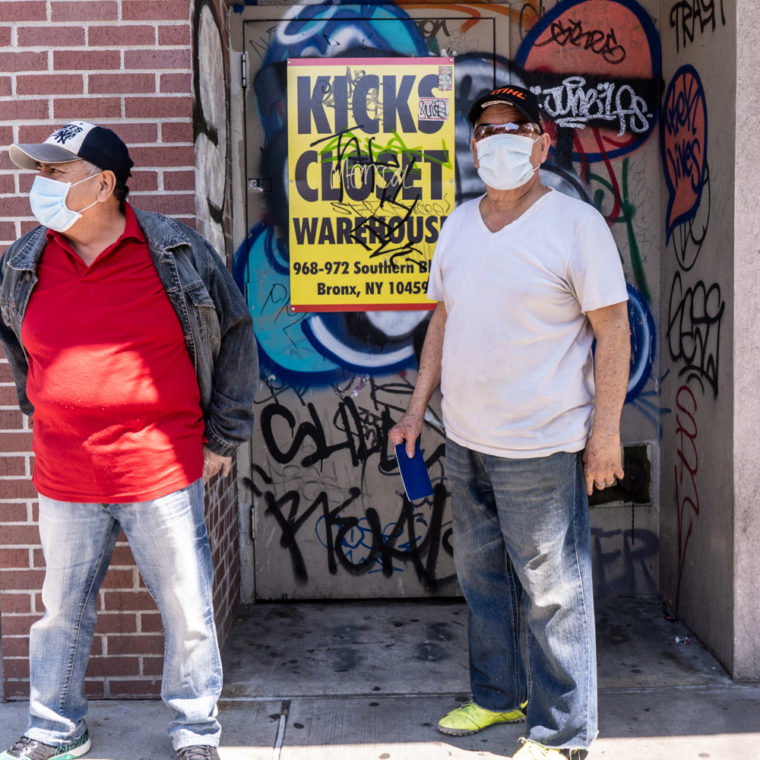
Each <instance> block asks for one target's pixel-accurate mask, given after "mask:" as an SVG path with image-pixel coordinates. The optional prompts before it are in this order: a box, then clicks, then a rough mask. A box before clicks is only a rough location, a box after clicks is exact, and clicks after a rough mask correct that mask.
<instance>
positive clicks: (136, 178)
mask: <svg viewBox="0 0 760 760" xmlns="http://www.w3.org/2000/svg"><path fill="white" fill-rule="evenodd" d="M129 189H130V190H135V191H137V192H140V191H143V192H150V191H156V190H158V172H154V171H146V172H142V171H135V170H134V169H133V170H132V176H131V178H130V180H129Z"/></svg>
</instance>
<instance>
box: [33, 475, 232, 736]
mask: <svg viewBox="0 0 760 760" xmlns="http://www.w3.org/2000/svg"><path fill="white" fill-rule="evenodd" d="M203 511H204V509H203V482H202V481H201V480H198V481H196V482H195V483H192V484H191V485H189V486H188V487H187V488H183V489H181V490H179V491H175V492H174V493H171V494H169V495H168V496H163V497H161V498H159V499H154V500H153V501H145V502H137V503H132V504H76V503H71V502H62V501H54V500H53V499H48V498H46V497H45V496H40V521H39V524H40V539H41V541H42V550H43V552H44V555H45V562H46V565H47V571H46V573H45V582H44V584H43V587H42V600H43V602H44V605H45V615H44V617H43V618H42V619H41V620H39V621H38V622H36V623H35V624H34V625H33V626H32V629H31V633H30V642H29V647H30V665H31V673H30V683H31V695H30V701H29V716H30V719H29V727H28V729H27V731H26V735H27V736H29V737H31V738H32V739H36V740H37V741H41V742H44V743H45V744H60V743H63V742H68V741H70V740H71V739H73V738H75V737H77V736H79V735H81V734H82V733H83V732H84V730H85V728H86V726H85V721H84V718H85V715H86V713H87V698H86V697H85V690H84V675H85V669H86V667H87V660H88V658H89V655H90V646H91V644H92V636H93V631H94V630H95V620H96V617H97V600H98V589H99V588H100V584H101V583H102V581H103V578H104V576H105V574H106V570H107V569H108V563H109V562H110V560H111V554H112V552H113V548H114V544H115V543H116V537H117V535H118V532H119V528H120V527H121V528H122V529H123V530H124V533H125V535H126V537H127V540H128V541H129V545H130V547H131V549H132V554H133V555H134V558H135V561H136V562H137V566H138V567H139V569H140V573H141V575H142V578H143V580H144V581H145V585H146V586H147V587H148V590H149V591H150V593H151V594H152V596H153V598H154V599H155V600H156V604H157V605H158V609H159V610H160V612H161V619H162V621H163V625H164V635H165V646H164V672H163V681H162V685H161V698H162V699H163V700H164V702H165V703H166V705H167V706H168V707H169V708H170V709H171V710H172V713H173V720H172V722H171V725H170V727H169V736H170V737H171V740H172V744H173V746H174V748H175V749H179V748H180V747H185V746H187V745H190V744H210V745H214V746H217V745H218V744H219V735H220V733H221V727H220V725H219V723H218V722H217V720H216V703H217V699H218V698H219V694H220V692H221V689H222V663H221V658H220V656H219V647H218V644H217V638H216V628H215V626H214V612H213V607H212V594H213V590H212V564H211V552H210V549H209V543H208V535H207V533H206V524H205V521H204V517H203Z"/></svg>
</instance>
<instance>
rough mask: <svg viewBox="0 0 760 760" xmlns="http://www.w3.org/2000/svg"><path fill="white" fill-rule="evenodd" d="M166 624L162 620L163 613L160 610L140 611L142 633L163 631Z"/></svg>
mask: <svg viewBox="0 0 760 760" xmlns="http://www.w3.org/2000/svg"><path fill="white" fill-rule="evenodd" d="M163 631H164V624H163V623H162V622H161V614H160V613H158V612H141V613H140V632H141V633H163Z"/></svg>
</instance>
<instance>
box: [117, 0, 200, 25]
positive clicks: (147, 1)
mask: <svg viewBox="0 0 760 760" xmlns="http://www.w3.org/2000/svg"><path fill="white" fill-rule="evenodd" d="M121 17H122V18H123V19H124V20H125V21H147V20H160V19H164V20H166V19H169V20H177V21H188V20H189V18H190V3H189V0H161V2H160V3H157V2H155V0H122V6H121Z"/></svg>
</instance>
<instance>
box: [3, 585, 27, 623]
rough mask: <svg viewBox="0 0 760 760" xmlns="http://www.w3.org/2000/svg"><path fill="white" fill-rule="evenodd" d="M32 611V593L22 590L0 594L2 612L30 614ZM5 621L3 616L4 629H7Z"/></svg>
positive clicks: (6, 613) (4, 613)
mask: <svg viewBox="0 0 760 760" xmlns="http://www.w3.org/2000/svg"><path fill="white" fill-rule="evenodd" d="M31 611H32V597H31V594H27V593H25V592H20V593H16V594H12V593H8V592H3V593H2V594H0V614H2V615H5V616H7V615H11V614H15V615H21V614H28V613H30V612H31ZM5 621H6V618H5V617H4V618H3V621H2V622H3V631H5Z"/></svg>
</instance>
